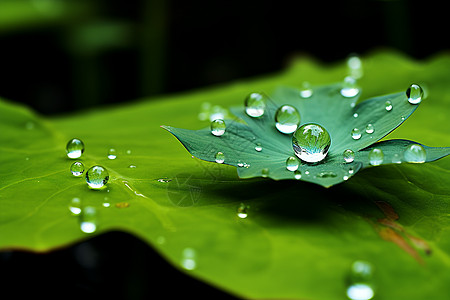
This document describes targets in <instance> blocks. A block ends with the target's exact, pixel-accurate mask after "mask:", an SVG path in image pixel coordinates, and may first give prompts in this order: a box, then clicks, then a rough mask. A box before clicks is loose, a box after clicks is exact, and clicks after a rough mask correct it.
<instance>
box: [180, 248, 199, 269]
mask: <svg viewBox="0 0 450 300" xmlns="http://www.w3.org/2000/svg"><path fill="white" fill-rule="evenodd" d="M196 256H197V254H196V251H195V250H194V249H193V248H184V249H183V252H182V253H181V266H182V267H183V268H184V269H186V270H194V269H195V268H196V267H197V262H196Z"/></svg>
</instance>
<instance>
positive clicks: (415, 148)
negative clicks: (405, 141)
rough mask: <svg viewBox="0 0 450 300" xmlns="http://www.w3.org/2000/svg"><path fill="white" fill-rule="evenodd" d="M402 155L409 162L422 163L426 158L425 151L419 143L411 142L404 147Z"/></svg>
mask: <svg viewBox="0 0 450 300" xmlns="http://www.w3.org/2000/svg"><path fill="white" fill-rule="evenodd" d="M403 157H404V159H405V161H406V162H409V163H424V162H425V161H426V160H427V152H426V151H425V149H424V148H423V146H422V145H420V144H411V145H409V146H408V147H406V149H405V152H404V153H403Z"/></svg>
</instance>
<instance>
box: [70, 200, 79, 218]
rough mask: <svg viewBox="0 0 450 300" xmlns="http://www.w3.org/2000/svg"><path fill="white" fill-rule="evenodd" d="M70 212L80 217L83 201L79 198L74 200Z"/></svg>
mask: <svg viewBox="0 0 450 300" xmlns="http://www.w3.org/2000/svg"><path fill="white" fill-rule="evenodd" d="M69 210H70V212H71V213H72V215H79V214H80V212H81V200H80V198H78V197H75V198H72V199H71V200H70V203H69Z"/></svg>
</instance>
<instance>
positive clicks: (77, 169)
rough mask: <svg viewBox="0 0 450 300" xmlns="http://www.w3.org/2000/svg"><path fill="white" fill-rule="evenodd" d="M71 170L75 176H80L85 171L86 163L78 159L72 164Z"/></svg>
mask: <svg viewBox="0 0 450 300" xmlns="http://www.w3.org/2000/svg"><path fill="white" fill-rule="evenodd" d="M70 172H72V175H73V176H75V177H80V176H81V175H83V173H84V165H83V163H82V162H79V161H76V162H74V163H73V164H72V165H71V166H70Z"/></svg>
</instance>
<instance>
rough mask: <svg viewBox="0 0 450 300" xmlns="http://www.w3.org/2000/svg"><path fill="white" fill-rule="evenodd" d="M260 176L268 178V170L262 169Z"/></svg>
mask: <svg viewBox="0 0 450 300" xmlns="http://www.w3.org/2000/svg"><path fill="white" fill-rule="evenodd" d="M261 176H262V177H268V176H269V169H268V168H263V169H262V170H261Z"/></svg>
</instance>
